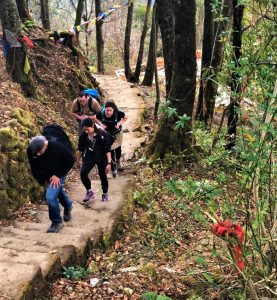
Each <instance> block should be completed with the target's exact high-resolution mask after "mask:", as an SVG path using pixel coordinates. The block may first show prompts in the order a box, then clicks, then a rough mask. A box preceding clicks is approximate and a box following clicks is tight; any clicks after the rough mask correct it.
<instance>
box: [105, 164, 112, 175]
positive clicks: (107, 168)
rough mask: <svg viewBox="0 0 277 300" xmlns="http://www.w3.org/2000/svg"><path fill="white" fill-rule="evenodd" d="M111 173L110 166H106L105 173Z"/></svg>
mask: <svg viewBox="0 0 277 300" xmlns="http://www.w3.org/2000/svg"><path fill="white" fill-rule="evenodd" d="M110 171H111V165H110V164H107V166H106V173H107V174H108V173H109V172H110Z"/></svg>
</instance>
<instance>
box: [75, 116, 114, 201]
mask: <svg viewBox="0 0 277 300" xmlns="http://www.w3.org/2000/svg"><path fill="white" fill-rule="evenodd" d="M81 126H82V128H83V133H82V134H81V136H80V137H79V143H78V152H77V167H79V166H80V160H81V158H82V160H83V164H82V168H81V181H82V183H83V185H84V186H85V188H86V195H85V198H84V199H83V203H84V204H88V203H89V202H91V201H92V200H94V198H95V195H94V192H93V190H92V187H91V181H90V179H89V177H88V175H89V173H90V171H91V170H92V169H93V167H94V166H95V165H97V168H98V173H99V177H100V180H101V186H102V191H103V194H102V201H108V188H109V184H108V178H107V173H109V172H110V171H111V152H110V147H111V144H112V142H113V140H114V139H113V137H112V136H111V135H110V134H109V133H107V132H105V130H103V129H101V128H100V126H99V125H97V124H96V123H94V122H93V120H92V119H91V118H86V119H84V120H83V121H82V123H81Z"/></svg>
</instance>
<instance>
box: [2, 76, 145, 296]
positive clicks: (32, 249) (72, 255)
mask: <svg viewBox="0 0 277 300" xmlns="http://www.w3.org/2000/svg"><path fill="white" fill-rule="evenodd" d="M96 79H97V81H99V83H100V86H101V87H102V88H104V89H106V91H107V95H108V97H109V98H112V99H114V100H115V102H116V103H117V104H118V106H119V107H120V108H121V109H122V110H123V111H125V112H126V113H127V115H128V116H129V119H128V121H127V122H126V123H125V124H124V131H125V133H124V140H123V147H122V149H123V159H124V160H125V161H126V160H128V159H131V158H132V157H133V155H134V151H135V149H137V148H138V147H139V146H140V144H141V142H143V140H144V137H143V136H142V135H141V133H140V132H138V131H136V129H139V127H140V126H141V120H142V113H143V110H144V108H145V107H144V103H143V101H142V99H141V97H139V96H138V93H139V92H138V90H137V89H136V88H130V85H129V84H128V83H127V82H125V81H122V80H121V79H118V78H116V77H113V76H98V75H97V76H96ZM123 164H124V162H123ZM93 177H94V178H95V175H94V174H92V176H91V179H92V185H93V187H94V190H95V191H96V202H95V204H93V205H92V209H85V208H84V207H83V206H82V205H81V204H80V203H81V201H82V198H83V196H84V193H85V189H84V187H83V186H82V184H81V182H80V180H78V182H74V183H71V185H70V191H69V195H70V197H71V199H72V200H73V202H74V208H73V211H72V215H73V218H72V220H71V221H70V222H68V223H66V224H65V226H64V228H63V229H62V230H61V231H60V232H59V233H57V234H47V233H46V230H47V228H48V227H49V225H50V221H49V219H48V210H47V207H46V206H45V208H44V209H41V211H39V212H38V219H39V223H28V222H15V224H14V225H13V226H9V227H0V274H1V281H0V299H12V300H15V299H24V300H25V299H30V300H35V299H43V298H42V297H41V295H42V294H43V292H45V291H47V283H48V282H49V281H50V280H52V279H54V278H57V277H58V276H59V275H60V272H61V269H62V266H69V265H73V264H76V265H77V264H79V265H80V264H83V263H84V262H85V261H86V255H87V253H88V251H89V250H90V249H91V248H92V246H93V244H96V243H97V241H98V240H99V238H100V237H101V235H102V234H108V233H109V232H111V231H112V228H113V225H114V224H115V222H116V218H117V217H118V216H119V215H120V212H121V211H122V206H123V205H124V202H125V201H126V199H127V197H128V193H129V192H130V191H129V186H130V182H131V180H132V178H131V177H130V176H125V175H124V176H119V177H118V178H116V179H112V178H110V180H109V182H110V188H109V195H110V198H109V202H107V203H103V202H101V201H100V197H101V194H102V192H101V188H100V184H99V180H98V179H94V178H93Z"/></svg>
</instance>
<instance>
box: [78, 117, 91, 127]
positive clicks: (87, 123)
mask: <svg viewBox="0 0 277 300" xmlns="http://www.w3.org/2000/svg"><path fill="white" fill-rule="evenodd" d="M93 124H94V122H93V121H92V119H91V118H85V119H84V120H82V122H81V126H82V127H93Z"/></svg>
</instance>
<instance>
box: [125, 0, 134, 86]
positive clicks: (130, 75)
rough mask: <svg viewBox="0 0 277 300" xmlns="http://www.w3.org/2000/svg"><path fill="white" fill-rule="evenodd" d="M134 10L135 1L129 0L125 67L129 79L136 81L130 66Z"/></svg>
mask: <svg viewBox="0 0 277 300" xmlns="http://www.w3.org/2000/svg"><path fill="white" fill-rule="evenodd" d="M133 11H134V2H133V0H128V13H127V22H126V29H125V39H124V68H125V76H126V79H127V81H131V82H134V81H135V78H134V75H133V72H132V70H131V67H130V42H131V32H132V21H133Z"/></svg>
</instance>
